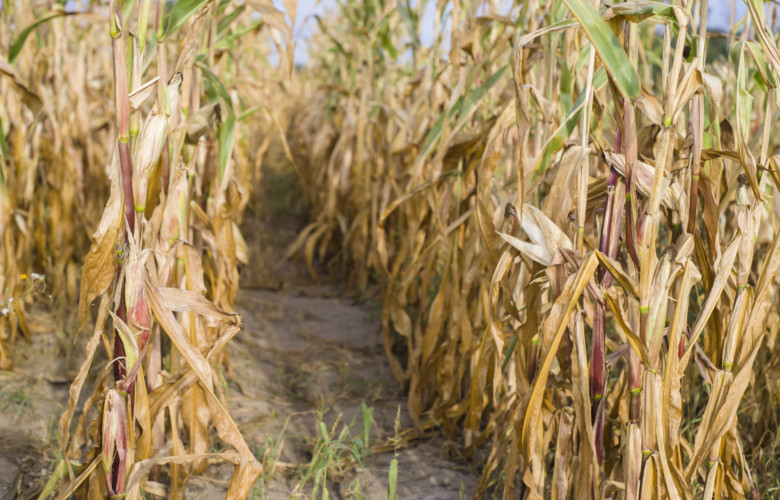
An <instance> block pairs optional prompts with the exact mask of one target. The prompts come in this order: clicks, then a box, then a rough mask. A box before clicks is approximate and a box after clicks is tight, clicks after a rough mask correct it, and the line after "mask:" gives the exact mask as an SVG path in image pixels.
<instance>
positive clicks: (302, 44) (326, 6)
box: [0, 0, 747, 63]
mask: <svg viewBox="0 0 780 500" xmlns="http://www.w3.org/2000/svg"><path fill="white" fill-rule="evenodd" d="M273 2H274V4H276V5H277V6H278V7H279V8H280V9H282V10H284V7H283V4H282V1H281V0H273ZM2 4H3V0H0V5H2ZM68 4H70V5H72V4H73V0H69V2H68ZM736 7H737V19H739V18H740V17H741V16H744V15H745V14H746V13H747V7H746V6H745V3H744V2H742V1H739V2H737V6H736ZM336 8H337V3H336V0H298V16H297V19H296V21H295V39H296V42H297V45H296V48H295V61H296V62H297V63H304V62H306V59H307V54H308V50H309V44H308V43H307V42H308V39H309V37H310V36H311V34H312V33H313V32H314V31H315V30H316V29H317V22H316V21H315V19H314V15H315V14H316V15H320V16H322V15H323V14H325V13H326V12H327V11H329V10H335V9H336ZM435 8H436V2H435V1H433V0H429V1H428V5H427V8H426V10H425V14H424V15H423V19H422V29H421V33H420V38H421V41H422V43H423V44H426V43H430V42H431V41H432V40H433V39H434V33H433V30H434V12H435V11H434V9H435ZM730 16H731V2H730V1H726V0H713V1H711V2H710V13H709V18H708V25H709V27H710V28H711V29H716V30H728V29H729V22H730V21H729V20H730Z"/></svg>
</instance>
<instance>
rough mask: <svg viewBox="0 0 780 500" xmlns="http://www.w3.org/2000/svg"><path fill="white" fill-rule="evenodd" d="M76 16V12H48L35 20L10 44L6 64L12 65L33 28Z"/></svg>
mask: <svg viewBox="0 0 780 500" xmlns="http://www.w3.org/2000/svg"><path fill="white" fill-rule="evenodd" d="M75 14H78V12H58V11H53V12H49V13H47V14H44V15H43V17H41V18H39V19H36V20H35V22H33V23H32V24H30V25H29V26H27V27H26V28H24V29H23V30H22V31H20V32H19V35H18V36H17V37H16V39H15V40H14V43H12V44H11V48H9V49H8V62H10V63H11V64H13V62H14V61H15V60H16V58H17V57H19V53H20V52H21V51H22V47H24V42H26V41H27V37H28V36H30V33H32V32H33V31H34V30H35V28H37V27H38V26H40V25H41V24H43V23H45V22H47V21H51V20H52V19H54V18H55V17H62V16H72V15H75Z"/></svg>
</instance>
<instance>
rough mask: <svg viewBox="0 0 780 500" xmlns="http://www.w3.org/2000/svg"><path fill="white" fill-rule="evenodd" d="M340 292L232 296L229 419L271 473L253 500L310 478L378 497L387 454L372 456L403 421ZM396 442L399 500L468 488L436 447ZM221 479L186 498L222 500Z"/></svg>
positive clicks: (217, 470) (366, 320)
mask: <svg viewBox="0 0 780 500" xmlns="http://www.w3.org/2000/svg"><path fill="white" fill-rule="evenodd" d="M341 295H342V294H341V293H339V290H337V289H335V288H333V287H329V286H317V285H308V286H303V287H299V288H296V289H293V290H289V291H284V292H271V291H246V292H243V293H242V294H241V297H240V299H239V304H240V308H239V312H241V314H242V317H243V319H244V326H245V328H244V330H243V331H242V332H241V333H240V334H239V335H238V336H237V337H236V340H235V341H234V342H233V344H232V346H231V347H230V349H229V353H230V357H231V365H232V369H233V372H234V374H235V379H234V381H231V382H228V386H229V388H230V391H229V396H228V399H229V403H230V410H231V413H232V414H233V417H234V419H235V421H236V423H237V424H238V425H239V427H240V428H241V431H242V433H244V435H245V437H246V439H247V441H248V442H249V445H250V447H251V448H252V449H255V450H258V456H259V457H263V456H265V460H264V465H265V467H266V469H275V470H272V471H271V470H269V474H268V475H267V476H264V477H263V479H262V480H261V481H260V482H259V483H258V485H257V487H256V488H255V494H256V495H257V496H256V498H269V499H276V498H279V499H281V498H289V497H290V496H292V497H296V496H298V495H297V494H300V497H301V498H304V497H305V498H313V497H314V496H315V494H314V490H315V486H314V483H315V479H316V476H317V470H318V469H320V470H323V469H324V470H327V481H328V491H329V494H330V498H333V499H338V498H367V499H375V498H382V499H383V498H385V496H386V491H387V489H388V473H389V466H390V462H391V460H392V459H393V456H394V453H393V451H386V452H379V453H377V451H379V450H382V449H388V448H390V449H391V448H392V443H393V440H394V437H395V432H394V422H395V419H396V415H397V414H398V411H399V407H400V415H401V422H400V423H401V428H402V429H407V428H409V427H410V426H411V423H410V422H409V421H408V419H407V417H406V411H405V403H404V402H402V401H401V400H400V397H401V394H400V392H399V388H398V385H397V384H396V383H395V380H394V379H393V378H392V374H391V373H390V368H389V366H388V364H387V362H386V361H385V358H384V354H383V352H382V348H381V343H380V332H379V327H378V321H377V319H376V318H374V317H372V315H371V313H370V312H369V311H368V310H367V309H365V308H362V307H359V306H356V305H355V304H353V303H352V301H351V300H348V299H344V298H342V297H341ZM323 425H324V427H325V429H327V434H328V437H327V438H324V437H323V432H322V430H321V428H322V426H323ZM366 433H368V444H369V450H366V448H365V436H366ZM281 441H283V442H284V445H283V446H280V442H281ZM399 444H400V446H401V449H400V450H398V455H397V460H398V480H397V487H398V494H399V498H407V499H428V500H436V499H441V500H449V499H457V498H461V497H463V498H470V497H471V495H473V492H474V489H475V486H476V480H475V479H474V478H473V477H472V476H471V475H470V474H469V472H468V471H467V470H465V469H464V468H463V467H462V466H458V465H457V464H456V463H454V462H451V461H448V460H446V459H444V458H443V457H442V456H441V452H440V451H439V448H438V447H437V446H434V445H433V444H430V443H426V442H425V441H423V440H418V441H416V442H414V441H411V442H410V441H409V440H408V439H403V438H401V439H400V443H399ZM370 451H371V452H373V453H371V452H370ZM276 453H278V457H279V458H278V464H277V465H276V466H275V467H274V465H273V460H272V459H271V457H273V456H274V455H275V454H276ZM230 474H231V468H230V467H229V466H217V467H211V468H210V469H209V471H208V472H207V474H206V475H204V476H203V477H195V478H192V479H191V480H190V482H189V486H188V495H187V497H188V498H218V497H221V496H223V494H224V490H225V486H226V484H227V480H229V477H230ZM316 496H317V497H319V496H320V490H318V491H317V494H316Z"/></svg>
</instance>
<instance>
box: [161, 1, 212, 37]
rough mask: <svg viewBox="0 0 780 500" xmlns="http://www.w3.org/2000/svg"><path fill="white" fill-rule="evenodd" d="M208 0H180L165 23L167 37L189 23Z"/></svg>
mask: <svg viewBox="0 0 780 500" xmlns="http://www.w3.org/2000/svg"><path fill="white" fill-rule="evenodd" d="M205 4H206V0H179V1H178V2H176V4H175V5H174V6H173V8H172V9H171V12H170V13H169V14H168V16H167V19H166V22H165V35H164V36H168V35H170V34H171V33H173V32H174V31H176V30H177V29H179V28H181V26H182V25H183V24H184V23H185V22H187V19H189V18H190V17H192V15H193V14H195V13H196V12H198V11H199V10H200V9H201V8H202V7H203V6H204V5H205Z"/></svg>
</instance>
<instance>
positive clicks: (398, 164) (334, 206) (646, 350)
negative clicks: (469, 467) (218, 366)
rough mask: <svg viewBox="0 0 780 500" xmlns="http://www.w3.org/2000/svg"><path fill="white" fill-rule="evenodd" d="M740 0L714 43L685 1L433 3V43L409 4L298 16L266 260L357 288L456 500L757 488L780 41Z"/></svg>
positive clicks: (768, 335) (768, 409)
mask: <svg viewBox="0 0 780 500" xmlns="http://www.w3.org/2000/svg"><path fill="white" fill-rule="evenodd" d="M746 4H747V7H748V14H747V15H746V16H745V17H744V18H742V19H741V20H740V19H736V20H732V25H733V30H732V32H731V33H730V34H728V33H727V34H722V35H720V34H712V33H711V32H710V31H708V29H707V19H708V12H709V5H708V2H707V0H695V1H694V0H691V1H685V0H679V1H672V2H669V3H662V2H653V1H646V0H630V1H627V2H623V3H611V4H609V5H607V4H602V3H600V2H597V1H596V2H594V1H590V0H538V1H533V2H513V3H512V5H511V8H509V9H506V8H505V7H506V6H501V5H497V4H496V3H494V2H487V3H485V2H476V1H466V0H462V1H460V0H456V1H449V2H436V5H435V10H434V11H435V15H434V20H433V21H432V23H433V25H434V27H435V31H436V34H435V37H434V39H433V40H432V41H428V42H429V43H423V40H422V38H421V33H422V31H423V30H424V27H423V25H422V24H421V19H422V18H423V16H424V13H425V11H426V6H427V5H428V3H427V2H419V3H417V4H409V3H397V4H396V3H391V4H386V3H384V2H377V1H373V0H362V1H358V0H353V1H347V2H344V3H342V4H340V7H339V12H338V15H339V18H338V19H339V21H340V22H334V21H333V20H329V19H327V18H325V19H320V20H319V22H320V31H319V34H318V35H316V38H315V39H316V40H317V41H316V43H317V44H318V45H319V46H320V47H326V50H320V51H318V52H316V53H313V54H312V58H313V61H312V63H311V64H310V66H309V67H308V68H306V71H308V72H310V77H309V78H308V80H309V81H310V82H312V83H311V89H310V90H308V91H307V92H309V93H311V94H314V95H317V96H318V98H317V99H315V100H314V102H315V103H319V105H316V104H315V105H314V106H312V107H311V109H309V110H308V111H306V112H305V113H304V115H303V116H302V117H300V118H299V119H298V120H297V122H296V123H297V131H298V133H300V134H302V135H303V136H305V137H308V138H309V139H308V141H307V142H308V144H309V146H308V149H307V152H306V153H307V155H308V162H307V165H306V168H304V170H303V171H302V176H303V180H304V182H303V185H304V189H306V186H309V187H310V188H309V189H306V191H305V192H306V195H307V197H308V200H309V201H310V202H311V204H312V207H313V212H312V218H311V223H310V224H309V225H308V226H307V227H306V228H305V229H304V230H303V231H302V232H301V234H300V236H299V238H298V240H297V241H296V242H295V244H294V245H293V246H292V247H291V249H290V255H300V256H302V257H303V259H304V260H305V262H306V263H307V265H308V266H309V268H310V269H311V271H312V272H314V273H316V271H317V262H320V263H321V264H324V265H327V266H329V267H330V269H331V270H332V271H334V272H337V273H346V274H347V275H348V276H349V277H350V278H351V280H352V283H353V284H354V285H355V286H358V287H367V286H371V285H375V286H377V287H378V290H379V293H380V294H381V296H382V297H383V304H382V325H383V332H384V333H383V338H384V346H385V350H386V353H387V355H388V359H389V360H390V364H391V366H392V368H393V372H394V374H395V376H396V377H397V378H398V379H399V380H400V381H402V382H403V383H404V384H405V386H406V388H407V389H408V408H409V412H410V414H411V417H412V418H413V420H414V422H415V424H416V425H417V426H418V427H420V428H421V429H432V428H439V429H441V430H442V431H443V432H444V433H445V434H447V435H448V436H449V437H450V438H451V439H454V440H457V441H458V442H460V443H461V444H462V447H461V451H462V453H463V454H464V455H465V456H477V457H480V458H481V462H482V463H484V469H483V479H482V482H481V485H480V492H479V493H478V495H482V494H485V492H486V491H488V490H491V491H495V490H499V491H503V495H504V498H516V497H517V496H518V495H523V497H524V498H542V497H544V498H550V497H552V498H556V499H557V498H561V499H565V498H605V497H609V498H628V499H635V498H694V497H696V498H706V499H712V498H726V497H727V498H747V497H751V498H752V497H754V495H756V494H757V492H758V491H759V490H761V491H765V490H766V488H767V485H769V484H770V480H769V478H763V479H762V478H761V477H757V476H756V474H754V473H753V472H751V468H752V470H753V471H755V470H756V468H757V467H758V468H761V469H762V470H767V469H766V464H765V463H764V462H762V459H761V458H760V457H761V456H762V455H763V453H765V451H764V450H766V453H768V454H769V455H770V458H768V459H767V460H768V461H769V462H770V463H776V460H777V459H776V456H777V455H776V452H774V451H772V450H774V446H773V445H774V438H773V436H774V435H775V430H776V428H777V427H776V426H777V421H776V419H775V418H774V417H772V418H767V415H774V412H775V409H776V407H777V401H778V392H777V363H776V362H775V361H774V360H775V355H774V353H773V348H774V346H775V344H776V341H777V334H778V324H777V312H776V308H777V299H776V291H777V284H776V282H777V271H778V265H780V260H779V259H780V255H778V252H780V241H778V239H779V238H780V232H778V225H779V224H780V218H778V216H780V212H779V211H778V207H779V206H780V205H779V204H778V201H779V200H780V197H779V196H778V190H779V189H780V176H779V175H778V166H780V165H778V163H779V162H780V156H778V155H777V154H776V153H775V151H776V148H777V146H778V143H777V140H776V137H775V136H774V134H773V133H772V129H771V127H772V123H773V120H774V118H775V117H776V116H777V111H778V109H777V106H778V103H780V101H778V94H777V91H776V87H777V83H778V77H780V52H779V51H778V48H777V43H778V42H777V40H776V39H775V37H774V34H773V31H772V29H771V28H770V26H773V25H774V23H775V21H776V16H777V12H776V6H775V4H773V3H766V4H765V3H764V2H763V1H761V0H747V2H746ZM502 9H503V10H502ZM715 48H717V49H718V50H716V49H715ZM746 395H747V396H746ZM768 470H769V472H768V474H770V477H771V471H775V472H776V467H775V466H772V465H770V466H769V469H768Z"/></svg>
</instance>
